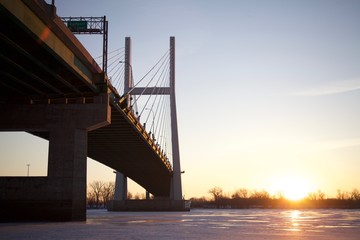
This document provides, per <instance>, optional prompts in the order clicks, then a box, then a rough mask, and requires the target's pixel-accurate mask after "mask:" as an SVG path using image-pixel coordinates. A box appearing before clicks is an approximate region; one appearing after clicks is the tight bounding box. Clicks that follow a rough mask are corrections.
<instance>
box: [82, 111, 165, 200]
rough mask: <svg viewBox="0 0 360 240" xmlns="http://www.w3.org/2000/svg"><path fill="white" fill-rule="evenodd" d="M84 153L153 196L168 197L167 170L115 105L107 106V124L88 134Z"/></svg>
mask: <svg viewBox="0 0 360 240" xmlns="http://www.w3.org/2000/svg"><path fill="white" fill-rule="evenodd" d="M88 156H89V157H90V158H92V159H95V160H97V161H99V162H101V163H103V164H105V165H107V166H109V167H111V168H113V169H115V170H117V171H120V172H121V173H123V174H124V175H126V176H128V177H129V178H131V179H132V180H134V181H135V182H137V183H138V184H140V185H141V186H142V187H144V188H145V189H146V190H147V191H149V192H150V193H152V194H153V195H155V196H157V197H169V196H170V181H171V173H170V170H169V169H168V168H167V166H166V165H165V164H164V162H163V161H162V160H161V159H160V158H159V155H158V154H157V153H156V152H155V151H154V149H153V148H151V146H150V145H149V143H148V142H147V141H146V140H145V139H144V137H143V136H142V135H141V133H139V131H138V130H137V129H135V128H134V126H133V124H131V123H129V120H128V119H127V117H126V116H124V113H122V112H120V111H119V110H118V109H116V108H115V107H112V109H111V124H110V125H108V126H106V127H103V128H99V129H96V130H94V131H92V132H90V133H89V136H88Z"/></svg>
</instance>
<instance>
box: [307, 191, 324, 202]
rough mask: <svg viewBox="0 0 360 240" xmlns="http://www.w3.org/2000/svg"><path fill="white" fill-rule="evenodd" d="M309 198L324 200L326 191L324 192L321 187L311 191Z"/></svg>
mask: <svg viewBox="0 0 360 240" xmlns="http://www.w3.org/2000/svg"><path fill="white" fill-rule="evenodd" d="M307 199H309V200H324V199H325V193H323V192H322V191H321V190H320V189H319V190H318V191H317V192H311V193H309V194H308V196H307Z"/></svg>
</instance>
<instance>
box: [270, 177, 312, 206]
mask: <svg viewBox="0 0 360 240" xmlns="http://www.w3.org/2000/svg"><path fill="white" fill-rule="evenodd" d="M275 189H277V191H278V192H281V193H282V194H283V195H284V197H285V198H286V199H289V200H293V201H297V200H301V199H303V198H305V197H306V196H307V195H308V194H309V192H310V185H309V182H308V181H307V179H305V178H300V177H297V176H291V175H288V176H285V177H283V178H281V179H279V180H278V182H277V183H276V186H275Z"/></svg>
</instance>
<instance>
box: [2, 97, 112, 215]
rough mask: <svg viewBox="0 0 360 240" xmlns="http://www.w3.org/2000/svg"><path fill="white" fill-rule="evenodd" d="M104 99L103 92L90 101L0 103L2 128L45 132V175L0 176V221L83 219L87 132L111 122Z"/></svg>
mask: <svg viewBox="0 0 360 240" xmlns="http://www.w3.org/2000/svg"><path fill="white" fill-rule="evenodd" d="M108 100H109V99H108V95H107V94H106V95H104V96H101V97H98V98H97V101H96V102H95V103H93V104H58V105H14V104H13V105H11V104H3V105H0V111H1V112H3V113H6V114H4V116H2V117H1V119H0V130H1V131H27V132H44V133H37V134H44V136H48V138H49V156H48V176H47V177H40V178H39V177H34V178H32V177H5V178H0V192H1V195H0V221H14V220H15V221H19V220H51V221H85V220H86V161H87V134H88V131H91V130H94V129H97V128H99V127H102V126H106V125H108V124H109V123H110V113H111V111H110V107H109V104H108ZM21 147H22V146H19V149H21ZM14 150H15V149H14Z"/></svg>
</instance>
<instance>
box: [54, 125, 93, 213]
mask: <svg viewBox="0 0 360 240" xmlns="http://www.w3.org/2000/svg"><path fill="white" fill-rule="evenodd" d="M61 125H62V126H61V127H53V128H52V129H50V131H49V135H50V139H49V159H48V181H49V185H50V186H51V188H52V189H49V190H50V192H51V195H52V196H51V195H50V197H51V198H55V199H56V200H57V201H59V202H60V203H61V205H60V206H58V209H57V210H56V212H57V213H56V215H57V216H58V217H59V218H60V219H64V220H86V161H87V159H86V157H87V131H86V130H85V129H77V128H75V127H74V126H73V124H71V123H69V122H68V121H65V122H64V123H63V124H61Z"/></svg>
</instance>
